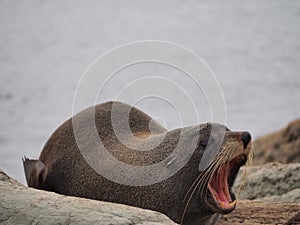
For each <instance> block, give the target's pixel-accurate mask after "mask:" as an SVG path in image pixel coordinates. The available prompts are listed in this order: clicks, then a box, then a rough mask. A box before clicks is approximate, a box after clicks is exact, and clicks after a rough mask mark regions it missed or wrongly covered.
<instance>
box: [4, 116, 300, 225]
mask: <svg viewBox="0 0 300 225" xmlns="http://www.w3.org/2000/svg"><path fill="white" fill-rule="evenodd" d="M254 147H255V157H254V163H255V164H256V165H255V166H252V167H248V168H242V169H241V171H240V173H239V175H238V177H237V180H236V182H235V185H234V187H233V188H234V190H235V193H237V191H238V189H239V186H240V184H241V182H242V173H243V170H245V169H246V171H247V174H248V175H247V181H246V183H245V184H244V186H243V188H242V190H241V192H240V193H239V194H238V203H237V208H236V209H235V210H234V211H233V212H232V213H230V214H228V215H225V216H223V217H222V219H221V221H220V222H219V224H221V225H229V224H235V225H236V224H247V225H259V224H264V225H271V224H272V225H273V224H285V225H291V224H300V120H297V121H294V122H292V123H290V124H289V125H288V126H287V127H285V128H284V129H282V130H280V131H277V132H275V133H273V134H269V135H266V136H264V137H261V138H258V139H257V140H256V141H255V142H254ZM268 162H271V163H268ZM266 163H267V164H266ZM283 163H285V164H283ZM0 196H1V197H0V200H1V201H0V224H5V225H11V224H13V225H14V224H101V225H110V224H114V225H175V223H174V222H173V221H171V220H170V219H169V218H168V217H167V216H165V215H163V214H161V213H158V212H154V211H150V210H144V209H139V208H135V207H130V206H126V205H121V204H114V203H107V202H101V201H95V200H89V199H83V198H76V197H69V196H63V195H59V194H56V193H52V192H46V191H41V190H36V189H32V188H28V187H25V186H23V185H22V184H20V183H19V182H17V181H16V180H14V179H13V178H10V177H9V176H8V175H6V174H5V173H4V172H3V171H0Z"/></svg>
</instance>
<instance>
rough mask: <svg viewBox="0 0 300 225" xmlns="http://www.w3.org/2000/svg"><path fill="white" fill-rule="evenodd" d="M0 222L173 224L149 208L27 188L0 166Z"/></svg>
mask: <svg viewBox="0 0 300 225" xmlns="http://www.w3.org/2000/svg"><path fill="white" fill-rule="evenodd" d="M0 224H7V225H11V224H24V225H26V224H61V225H64V224H100V225H112V224H114V225H176V224H175V223H174V222H173V221H171V220H170V219H169V218H168V217H167V216H165V215H163V214H161V213H158V212H154V211H150V210H144V209H139V208H135V207H130V206H126V205H121V204H114V203H107V202H101V201H95V200H89V199H83V198H76V197H69V196H64V195H59V194H56V193H53V192H46V191H41V190H36V189H33V188H27V187H25V186H23V185H22V184H20V183H18V182H17V181H15V180H14V179H12V178H10V177H9V176H7V175H6V174H5V173H4V172H3V171H1V170H0Z"/></svg>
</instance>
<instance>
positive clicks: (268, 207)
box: [219, 200, 300, 225]
mask: <svg viewBox="0 0 300 225" xmlns="http://www.w3.org/2000/svg"><path fill="white" fill-rule="evenodd" d="M292 221H294V222H293V223H292ZM219 224H220V225H232V224H234V225H236V224H245V225H246V224H247V225H258V224H264V225H274V224H300V204H295V203H279V202H276V203H275V202H256V201H250V200H240V201H238V205H237V208H236V209H235V210H234V211H233V212H232V213H230V214H228V215H226V216H223V218H222V220H221V221H220V223H219Z"/></svg>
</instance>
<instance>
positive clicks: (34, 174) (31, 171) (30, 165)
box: [22, 157, 45, 187]
mask: <svg viewBox="0 0 300 225" xmlns="http://www.w3.org/2000/svg"><path fill="white" fill-rule="evenodd" d="M22 161H23V167H24V171H25V177H26V181H27V185H28V186H29V187H33V186H35V185H34V183H36V182H35V179H34V178H39V177H40V174H41V172H42V171H43V170H44V168H45V165H44V163H43V162H41V161H40V160H37V159H29V158H27V157H24V158H22Z"/></svg>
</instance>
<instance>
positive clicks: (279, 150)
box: [254, 119, 300, 165]
mask: <svg viewBox="0 0 300 225" xmlns="http://www.w3.org/2000/svg"><path fill="white" fill-rule="evenodd" d="M268 162H281V163H296V162H300V119H298V120H295V121H293V122H291V123H289V124H288V125H287V126H286V127H285V128H283V129H282V130H279V131H277V132H274V133H271V134H268V135H266V136H263V137H260V138H258V139H256V140H255V141H254V164H256V165H262V164H265V163H268Z"/></svg>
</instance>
